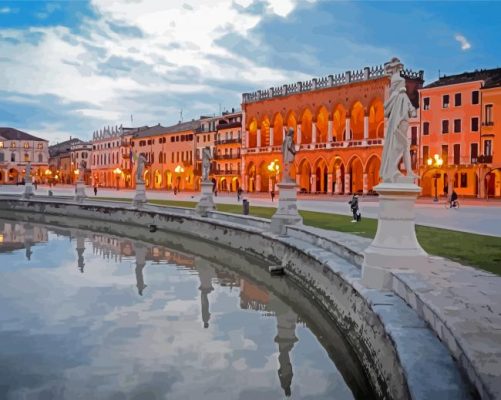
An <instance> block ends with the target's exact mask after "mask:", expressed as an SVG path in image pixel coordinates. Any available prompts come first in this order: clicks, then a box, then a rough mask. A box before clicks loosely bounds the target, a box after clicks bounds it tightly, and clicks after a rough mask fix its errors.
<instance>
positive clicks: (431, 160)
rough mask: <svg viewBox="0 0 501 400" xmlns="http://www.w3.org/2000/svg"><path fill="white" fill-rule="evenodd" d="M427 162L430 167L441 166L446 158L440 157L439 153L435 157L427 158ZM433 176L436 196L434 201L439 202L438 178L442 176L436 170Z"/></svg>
mask: <svg viewBox="0 0 501 400" xmlns="http://www.w3.org/2000/svg"><path fill="white" fill-rule="evenodd" d="M426 163H427V164H428V167H430V168H431V167H433V168H440V167H441V166H442V164H443V163H444V160H442V158H440V156H439V155H438V154H435V155H434V156H433V158H431V157H430V158H428V160H426ZM433 178H434V179H435V198H434V199H433V201H434V202H438V188H437V180H438V178H440V173H438V172H436V173H435V174H433Z"/></svg>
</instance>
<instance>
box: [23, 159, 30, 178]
mask: <svg viewBox="0 0 501 400" xmlns="http://www.w3.org/2000/svg"><path fill="white" fill-rule="evenodd" d="M24 181H25V182H31V161H29V162H28V165H26V171H25V175H24Z"/></svg>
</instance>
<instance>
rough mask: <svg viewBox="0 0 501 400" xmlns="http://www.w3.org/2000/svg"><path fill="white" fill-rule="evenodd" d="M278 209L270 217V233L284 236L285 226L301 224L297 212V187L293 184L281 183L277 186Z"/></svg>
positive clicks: (300, 218) (301, 219)
mask: <svg viewBox="0 0 501 400" xmlns="http://www.w3.org/2000/svg"><path fill="white" fill-rule="evenodd" d="M277 186H278V190H279V192H278V208H277V212H276V213H275V214H274V215H273V216H272V217H271V231H272V232H273V233H277V234H279V235H284V234H285V226H286V225H296V224H301V223H303V217H301V216H300V215H299V213H298V211H297V185H296V183H295V182H282V183H279V184H278V185H277Z"/></svg>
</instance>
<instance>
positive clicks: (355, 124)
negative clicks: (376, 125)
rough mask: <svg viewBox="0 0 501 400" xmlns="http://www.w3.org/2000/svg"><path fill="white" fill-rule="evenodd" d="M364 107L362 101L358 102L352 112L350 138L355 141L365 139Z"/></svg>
mask: <svg viewBox="0 0 501 400" xmlns="http://www.w3.org/2000/svg"><path fill="white" fill-rule="evenodd" d="M364 116H365V110H364V106H363V105H362V103H360V101H356V102H355V103H354V104H353V106H352V107H351V111H350V127H351V135H350V138H351V139H353V140H362V139H363V138H364Z"/></svg>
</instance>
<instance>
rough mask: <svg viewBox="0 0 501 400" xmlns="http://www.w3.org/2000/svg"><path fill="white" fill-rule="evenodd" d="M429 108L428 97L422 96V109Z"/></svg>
mask: <svg viewBox="0 0 501 400" xmlns="http://www.w3.org/2000/svg"><path fill="white" fill-rule="evenodd" d="M429 109H430V98H429V97H425V98H423V110H429Z"/></svg>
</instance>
